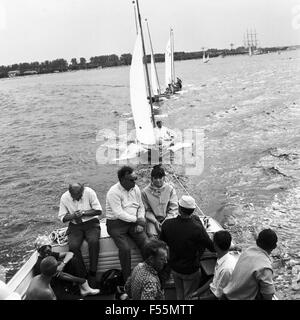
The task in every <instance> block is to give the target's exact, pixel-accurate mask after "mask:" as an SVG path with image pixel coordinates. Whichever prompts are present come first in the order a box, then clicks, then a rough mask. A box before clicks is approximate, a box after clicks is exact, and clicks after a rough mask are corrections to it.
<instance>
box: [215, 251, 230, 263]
mask: <svg viewBox="0 0 300 320" xmlns="http://www.w3.org/2000/svg"><path fill="white" fill-rule="evenodd" d="M229 254H230V253H229V252H227V253H226V254H224V256H223V257H221V258H219V259H217V264H218V265H220V264H222V263H223V262H224V261H225V260H226V259H227V258H228V256H229Z"/></svg>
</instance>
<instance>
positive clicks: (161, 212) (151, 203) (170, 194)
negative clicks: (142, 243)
mask: <svg viewBox="0 0 300 320" xmlns="http://www.w3.org/2000/svg"><path fill="white" fill-rule="evenodd" d="M165 175H166V174H165V170H164V169H163V167H161V166H160V165H156V166H154V167H153V169H152V171H151V183H150V184H149V185H148V186H146V188H145V189H144V190H143V191H142V199H143V203H144V206H145V217H146V223H147V224H146V230H147V234H148V236H149V237H157V236H158V235H159V233H160V231H161V224H162V223H163V222H164V220H165V219H167V218H175V217H176V216H177V214H178V199H177V195H176V191H175V189H174V187H172V186H171V185H170V184H168V183H165Z"/></svg>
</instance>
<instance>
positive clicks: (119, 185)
mask: <svg viewBox="0 0 300 320" xmlns="http://www.w3.org/2000/svg"><path fill="white" fill-rule="evenodd" d="M118 187H119V189H120V190H121V191H124V192H130V191H132V190H134V188H135V186H134V187H133V188H131V189H130V190H126V189H125V188H124V187H123V186H122V185H121V183H120V182H118Z"/></svg>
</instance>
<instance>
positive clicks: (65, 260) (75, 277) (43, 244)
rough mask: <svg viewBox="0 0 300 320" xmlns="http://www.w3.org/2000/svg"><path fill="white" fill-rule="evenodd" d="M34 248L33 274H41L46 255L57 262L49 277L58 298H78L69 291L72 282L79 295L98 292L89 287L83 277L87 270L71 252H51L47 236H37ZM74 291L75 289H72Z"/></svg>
mask: <svg viewBox="0 0 300 320" xmlns="http://www.w3.org/2000/svg"><path fill="white" fill-rule="evenodd" d="M35 248H36V250H37V252H38V254H39V256H38V259H37V262H36V263H35V265H34V267H33V273H34V275H35V276H36V275H39V274H41V262H42V261H43V259H44V258H46V257H50V256H51V257H54V258H55V259H56V260H57V262H58V266H57V273H56V274H55V275H54V276H53V277H52V279H51V286H52V288H53V290H54V292H55V296H56V297H57V299H58V300H72V299H79V298H80V296H76V295H74V294H73V293H71V292H70V290H69V289H70V288H71V287H73V283H74V284H76V285H78V286H79V289H80V294H81V296H87V295H95V294H98V293H99V292H100V290H99V289H92V288H90V286H89V284H88V282H87V280H86V279H85V277H86V275H87V271H86V268H85V267H82V265H81V264H80V263H78V260H77V258H76V257H75V256H74V253H73V252H70V251H69V252H53V251H52V246H51V241H50V239H49V237H47V236H39V237H37V239H36V241H35ZM74 291H76V290H74Z"/></svg>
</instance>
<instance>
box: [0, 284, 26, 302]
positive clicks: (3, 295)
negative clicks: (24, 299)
mask: <svg viewBox="0 0 300 320" xmlns="http://www.w3.org/2000/svg"><path fill="white" fill-rule="evenodd" d="M0 300H21V296H20V295H19V294H18V293H16V292H14V291H12V290H11V289H10V288H9V287H8V285H7V284H6V283H4V282H3V281H1V280H0Z"/></svg>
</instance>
